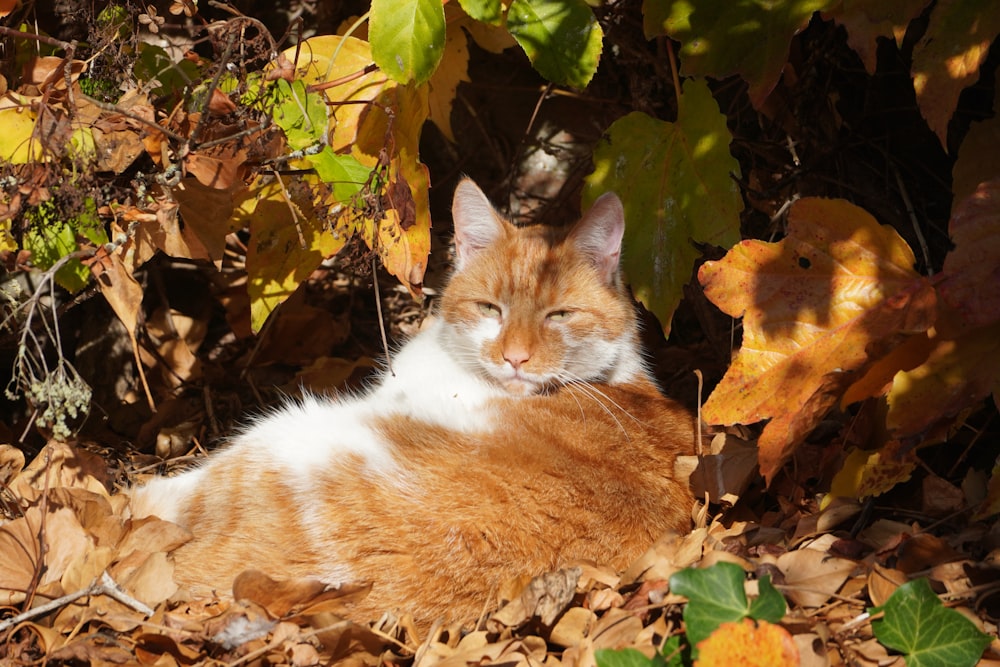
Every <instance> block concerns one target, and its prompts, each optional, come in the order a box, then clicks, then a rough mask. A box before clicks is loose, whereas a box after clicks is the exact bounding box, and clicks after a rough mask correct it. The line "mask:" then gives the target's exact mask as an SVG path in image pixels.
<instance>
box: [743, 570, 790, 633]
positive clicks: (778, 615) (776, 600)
mask: <svg viewBox="0 0 1000 667" xmlns="http://www.w3.org/2000/svg"><path fill="white" fill-rule="evenodd" d="M787 610H788V605H787V604H786V603H785V598H784V596H783V595H782V594H781V593H779V592H778V589H776V588H775V587H774V586H772V585H771V575H769V574H765V575H764V576H763V577H761V578H760V579H758V580H757V597H756V598H755V599H754V600H753V602H751V603H750V612H749V613H748V614H747V615H748V616H749V617H750V618H752V619H754V620H756V621H768V622H770V623H777V622H778V621H780V620H781V619H782V618H783V617H784V616H785V612H786V611H787Z"/></svg>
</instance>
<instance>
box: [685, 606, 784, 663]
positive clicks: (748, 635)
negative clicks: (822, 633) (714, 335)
mask: <svg viewBox="0 0 1000 667" xmlns="http://www.w3.org/2000/svg"><path fill="white" fill-rule="evenodd" d="M694 664H695V667H737V666H738V667H797V666H798V664H799V651H798V648H797V647H796V645H795V642H794V641H793V640H792V636H791V635H790V634H788V631H787V630H785V629H784V628H782V627H781V626H780V625H774V624H773V623H768V622H767V621H758V622H756V623H755V622H754V621H752V620H751V619H749V618H744V619H743V620H742V621H741V622H739V623H723V624H721V625H720V626H719V627H718V628H717V629H716V630H715V632H713V633H712V634H711V635H709V637H708V639H704V640H702V641H701V642H699V643H698V659H697V660H695V661H694Z"/></svg>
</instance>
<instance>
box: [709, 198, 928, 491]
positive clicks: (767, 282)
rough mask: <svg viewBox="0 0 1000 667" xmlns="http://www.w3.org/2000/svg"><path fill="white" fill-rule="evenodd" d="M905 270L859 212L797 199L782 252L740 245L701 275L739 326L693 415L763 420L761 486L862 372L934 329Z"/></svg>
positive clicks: (896, 244) (888, 241) (887, 240)
mask: <svg viewBox="0 0 1000 667" xmlns="http://www.w3.org/2000/svg"><path fill="white" fill-rule="evenodd" d="M913 262H914V258H913V252H912V251H911V250H910V248H909V246H907V245H906V242H905V241H903V239H902V238H900V236H899V235H898V234H897V233H896V232H895V231H894V230H893V229H892V228H890V227H885V226H882V225H879V224H878V223H877V222H876V220H875V219H874V218H873V217H872V216H871V215H869V214H868V213H867V212H865V211H864V210H862V209H860V208H858V207H857V206H854V205H853V204H851V203H849V202H846V201H844V200H839V199H818V198H806V199H801V200H799V201H798V202H796V203H795V204H794V205H793V207H792V209H791V211H790V213H789V219H788V236H787V237H786V238H785V239H784V240H782V241H780V242H778V243H765V242H762V241H743V242H742V243H740V244H739V245H738V246H736V247H735V248H733V249H732V250H730V251H729V253H727V254H726V256H725V257H724V258H723V259H722V260H720V261H718V262H707V263H706V264H705V265H704V266H703V267H702V268H701V270H700V271H699V274H698V277H699V280H700V281H701V283H702V285H704V287H705V295H706V296H707V297H708V298H709V299H711V300H712V302H713V303H715V304H716V305H717V306H719V308H721V309H722V310H723V311H725V312H726V313H728V314H729V315H732V316H733V317H739V316H741V315H742V316H743V318H744V319H743V347H742V348H741V349H740V352H739V354H738V355H737V356H736V359H735V360H734V361H733V364H732V366H731V367H730V368H729V371H728V372H727V373H726V376H725V377H724V378H723V379H722V382H721V383H720V384H719V386H718V387H716V389H715V391H713V392H712V395H711V396H709V398H708V401H706V403H705V406H704V409H703V415H704V417H705V419H706V420H707V421H708V422H710V423H713V424H734V423H744V424H750V423H754V422H758V421H761V420H764V419H771V420H772V421H771V422H770V423H769V424H768V425H767V427H765V429H764V432H763V433H762V434H761V438H760V441H759V443H758V446H759V448H760V466H761V473H762V474H763V475H764V476H765V478H766V479H768V480H770V479H771V478H772V477H773V476H774V474H775V473H776V472H777V471H778V469H779V468H780V466H781V465H782V463H783V462H784V461H785V460H786V459H787V458H788V457H789V456H790V455H791V454H792V452H793V451H794V449H795V447H796V446H797V445H798V444H799V443H800V442H801V441H802V440H803V439H804V438H805V437H806V435H808V433H809V432H810V431H811V430H812V428H813V427H814V426H815V425H816V424H817V423H818V422H819V420H820V419H822V417H823V416H824V415H825V414H826V412H827V410H829V408H830V407H831V406H832V405H834V404H835V403H836V401H837V399H838V398H839V396H840V394H841V393H843V391H844V389H845V388H846V387H847V386H848V385H849V384H850V383H851V382H852V381H853V380H854V379H855V378H856V376H857V375H858V373H859V372H861V371H863V370H864V369H865V367H866V365H867V364H869V363H870V362H871V361H872V360H873V359H876V358H878V357H880V356H882V355H884V354H885V353H886V352H887V351H888V349H889V348H891V346H892V345H893V344H894V343H895V342H897V340H898V338H899V337H900V334H903V333H912V332H918V331H923V330H926V329H927V328H928V327H929V326H930V324H931V323H932V322H933V318H934V314H935V304H936V299H935V295H934V291H933V289H932V288H931V287H930V285H929V283H928V282H927V280H926V279H925V278H922V277H921V276H920V275H918V274H917V273H916V272H915V271H914V270H913V268H912V267H913Z"/></svg>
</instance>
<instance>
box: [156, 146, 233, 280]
mask: <svg viewBox="0 0 1000 667" xmlns="http://www.w3.org/2000/svg"><path fill="white" fill-rule="evenodd" d="M206 159H207V158H206ZM199 181H200V179H195V178H182V179H181V181H180V183H178V184H177V185H176V186H175V187H174V188H173V189H172V190H171V194H172V195H173V197H174V199H175V200H176V201H177V206H178V209H179V211H180V215H181V219H182V220H183V221H184V225H185V226H186V227H188V228H190V229H191V231H192V232H193V233H194V234H195V235H197V237H198V240H199V241H200V242H201V245H202V246H203V247H204V248H205V251H206V252H207V253H208V256H209V257H210V258H211V259H212V262H213V263H214V264H215V266H216V268H222V255H223V252H224V251H225V249H226V235H227V234H229V233H230V232H233V231H236V230H237V229H239V227H240V226H241V224H240V221H238V220H234V219H232V217H233V211H234V210H235V206H236V204H235V200H237V199H242V198H243V197H244V196H245V195H244V194H243V184H242V183H239V182H237V183H236V184H235V185H232V186H227V187H220V186H218V185H208V184H203V182H199Z"/></svg>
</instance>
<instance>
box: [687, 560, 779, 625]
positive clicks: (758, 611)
mask: <svg viewBox="0 0 1000 667" xmlns="http://www.w3.org/2000/svg"><path fill="white" fill-rule="evenodd" d="M745 578H746V573H745V572H744V571H743V568H741V567H740V566H739V565H736V564H734V563H725V562H722V563H716V564H715V565H713V566H712V567H708V568H687V569H685V570H681V571H680V572H677V573H675V574H674V575H673V576H672V577H670V590H671V591H672V592H674V593H677V594H678V595H683V596H684V597H686V598H687V599H688V603H687V605H686V606H685V607H684V625H685V628H686V630H687V636H688V640H689V641H690V642H691V643H692V644H694V645H697V644H698V643H699V642H701V641H702V640H704V639H706V638H707V637H708V636H709V635H710V634H712V632H714V631H715V629H716V628H717V627H719V625H721V624H722V623H729V622H734V621H740V620H742V619H744V618H746V617H748V616H749V617H751V618H754V619H756V620H769V621H777V620H779V619H781V617H782V616H784V614H785V608H786V605H785V600H784V598H782V597H781V593H778V591H777V590H775V589H774V587H773V586H771V585H770V577H763V578H762V579H761V581H760V584H761V586H760V592H761V595H760V597H759V598H757V599H756V600H754V602H753V604H751V603H750V602H749V601H748V600H747V596H746V593H745V592H744V589H743V581H744V580H745Z"/></svg>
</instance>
